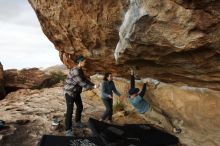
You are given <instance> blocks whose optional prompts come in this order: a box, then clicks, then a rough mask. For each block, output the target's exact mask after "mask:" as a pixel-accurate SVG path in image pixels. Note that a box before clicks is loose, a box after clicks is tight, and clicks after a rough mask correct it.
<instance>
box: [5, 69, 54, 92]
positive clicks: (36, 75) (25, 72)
mask: <svg viewBox="0 0 220 146" xmlns="http://www.w3.org/2000/svg"><path fill="white" fill-rule="evenodd" d="M4 74H5V89H6V91H7V92H11V91H15V90H17V89H38V88H42V87H46V86H47V82H49V80H50V79H51V77H50V76H48V75H46V74H45V73H44V72H43V71H41V70H39V69H38V68H31V69H22V70H16V69H10V70H5V71H4Z"/></svg>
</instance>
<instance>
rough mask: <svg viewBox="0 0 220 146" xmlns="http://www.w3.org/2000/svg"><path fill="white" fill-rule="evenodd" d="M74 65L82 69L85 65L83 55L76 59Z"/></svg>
mask: <svg viewBox="0 0 220 146" xmlns="http://www.w3.org/2000/svg"><path fill="white" fill-rule="evenodd" d="M75 63H76V64H77V65H78V66H79V67H84V66H85V64H86V58H85V57H84V56H83V55H80V56H78V57H77V58H76V60H75Z"/></svg>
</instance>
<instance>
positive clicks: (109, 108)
mask: <svg viewBox="0 0 220 146" xmlns="http://www.w3.org/2000/svg"><path fill="white" fill-rule="evenodd" d="M102 101H103V103H104V105H105V108H106V110H105V112H104V114H103V115H102V120H105V119H106V118H108V120H110V121H111V120H112V114H113V109H112V104H113V99H111V98H108V99H104V98H102Z"/></svg>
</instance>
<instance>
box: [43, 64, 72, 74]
mask: <svg viewBox="0 0 220 146" xmlns="http://www.w3.org/2000/svg"><path fill="white" fill-rule="evenodd" d="M43 71H45V73H50V72H60V71H61V72H63V73H65V74H67V73H68V69H67V67H66V66H65V65H63V64H62V65H55V66H51V67H48V68H46V69H43Z"/></svg>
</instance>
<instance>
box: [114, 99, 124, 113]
mask: <svg viewBox="0 0 220 146" xmlns="http://www.w3.org/2000/svg"><path fill="white" fill-rule="evenodd" d="M125 106H126V105H125V104H124V103H123V102H121V101H117V102H116V103H115V104H114V105H113V112H114V113H116V112H118V111H123V110H124V109H125Z"/></svg>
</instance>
